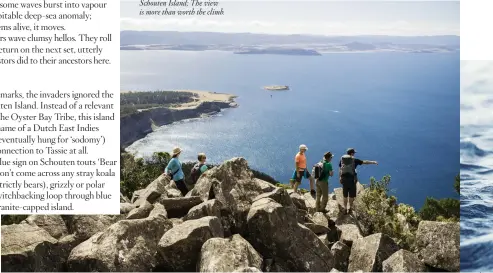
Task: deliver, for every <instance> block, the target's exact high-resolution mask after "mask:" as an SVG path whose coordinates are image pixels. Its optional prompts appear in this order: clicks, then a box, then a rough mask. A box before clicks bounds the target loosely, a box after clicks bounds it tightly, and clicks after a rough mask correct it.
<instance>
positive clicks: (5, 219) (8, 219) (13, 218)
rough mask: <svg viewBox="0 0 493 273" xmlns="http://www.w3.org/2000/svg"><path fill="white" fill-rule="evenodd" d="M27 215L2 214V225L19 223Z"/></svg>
mask: <svg viewBox="0 0 493 273" xmlns="http://www.w3.org/2000/svg"><path fill="white" fill-rule="evenodd" d="M28 216H29V215H2V226H3V225H12V224H19V223H20V222H22V221H24V219H26V218H27V217H28Z"/></svg>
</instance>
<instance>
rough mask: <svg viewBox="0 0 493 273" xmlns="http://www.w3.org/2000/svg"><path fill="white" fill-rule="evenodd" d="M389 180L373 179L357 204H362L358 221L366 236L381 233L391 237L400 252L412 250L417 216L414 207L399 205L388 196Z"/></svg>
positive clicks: (385, 177)
mask: <svg viewBox="0 0 493 273" xmlns="http://www.w3.org/2000/svg"><path fill="white" fill-rule="evenodd" d="M390 179H391V177H390V176H388V175H387V176H384V177H383V178H382V179H381V180H379V181H378V180H376V179H375V178H373V177H372V178H371V179H370V184H369V185H368V186H367V187H366V190H365V191H364V192H363V194H362V196H361V197H360V199H359V200H358V201H360V202H362V204H360V205H358V206H357V208H358V214H357V217H358V219H359V222H360V224H361V225H362V226H364V228H365V231H366V232H364V233H365V234H366V235H368V234H373V233H379V232H381V233H384V234H387V235H388V236H390V237H392V238H393V239H394V240H395V241H396V243H397V244H398V245H399V246H400V247H401V248H404V249H407V250H413V249H414V242H415V232H416V225H415V223H417V222H418V215H417V214H416V213H415V211H414V209H413V208H412V207H410V206H408V205H404V204H399V205H397V198H396V197H395V196H389V194H388V193H389V185H390V181H391V180H390ZM356 204H357V203H356ZM397 212H399V213H401V214H402V215H403V216H404V218H405V219H404V221H403V220H402V219H399V217H398V214H397ZM408 221H411V222H412V223H414V225H413V224H412V223H408Z"/></svg>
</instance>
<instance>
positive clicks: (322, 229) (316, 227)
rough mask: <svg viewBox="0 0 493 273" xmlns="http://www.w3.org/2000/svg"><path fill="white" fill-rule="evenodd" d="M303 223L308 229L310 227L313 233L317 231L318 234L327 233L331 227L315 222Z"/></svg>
mask: <svg viewBox="0 0 493 273" xmlns="http://www.w3.org/2000/svg"><path fill="white" fill-rule="evenodd" d="M303 225H304V226H305V227H307V228H308V229H310V230H311V231H313V233H315V234H317V235H320V234H327V232H329V229H328V228H327V227H324V226H322V225H319V224H315V223H304V224H303Z"/></svg>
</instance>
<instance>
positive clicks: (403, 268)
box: [383, 249, 427, 272]
mask: <svg viewBox="0 0 493 273" xmlns="http://www.w3.org/2000/svg"><path fill="white" fill-rule="evenodd" d="M426 271H427V270H426V266H425V264H424V263H423V262H422V261H420V260H419V258H418V255H416V254H414V253H412V252H409V251H407V250H404V249H401V250H399V251H397V252H396V253H394V254H392V256H390V257H389V258H388V259H387V260H385V261H384V262H383V272H426Z"/></svg>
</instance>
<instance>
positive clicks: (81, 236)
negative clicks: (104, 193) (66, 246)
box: [69, 215, 122, 242]
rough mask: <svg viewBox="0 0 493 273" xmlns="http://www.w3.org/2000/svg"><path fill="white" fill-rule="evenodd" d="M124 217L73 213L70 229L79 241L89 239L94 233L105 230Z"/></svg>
mask: <svg viewBox="0 0 493 273" xmlns="http://www.w3.org/2000/svg"><path fill="white" fill-rule="evenodd" d="M120 219H122V218H121V217H119V216H110V215H73V216H71V217H70V221H69V231H71V233H73V234H74V235H75V237H76V239H77V240H78V241H79V242H82V241H85V240H87V239H89V238H90V237H91V236H93V235H94V234H96V233H98V232H101V231H104V230H105V229H106V228H108V227H109V226H110V225H112V224H113V223H115V222H117V221H118V220H120Z"/></svg>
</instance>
